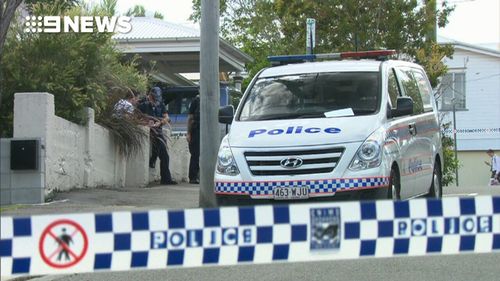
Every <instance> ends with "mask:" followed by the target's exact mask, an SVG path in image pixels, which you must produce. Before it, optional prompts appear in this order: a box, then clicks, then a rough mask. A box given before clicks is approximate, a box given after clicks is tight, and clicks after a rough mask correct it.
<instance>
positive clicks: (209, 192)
mask: <svg viewBox="0 0 500 281" xmlns="http://www.w3.org/2000/svg"><path fill="white" fill-rule="evenodd" d="M200 26H201V28H200V29H201V30H200V34H201V35H200V146H201V147H200V196H199V204H200V207H212V206H215V205H216V204H215V194H214V171H215V164H216V161H217V152H218V150H219V141H220V137H219V134H220V130H219V119H218V113H219V96H220V89H219V1H213V0H202V1H201V24H200Z"/></svg>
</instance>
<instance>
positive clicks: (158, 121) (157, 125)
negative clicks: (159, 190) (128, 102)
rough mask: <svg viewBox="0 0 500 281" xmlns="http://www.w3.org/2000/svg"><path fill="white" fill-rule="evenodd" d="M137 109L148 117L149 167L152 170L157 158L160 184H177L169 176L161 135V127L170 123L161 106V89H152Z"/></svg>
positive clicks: (164, 143) (167, 158) (166, 156)
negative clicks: (150, 152) (150, 147)
mask: <svg viewBox="0 0 500 281" xmlns="http://www.w3.org/2000/svg"><path fill="white" fill-rule="evenodd" d="M138 108H139V110H141V111H142V113H144V114H146V115H147V116H148V117H149V127H150V131H149V132H150V140H151V146H152V148H153V149H152V150H153V151H152V155H151V158H150V160H149V165H150V167H153V168H154V163H155V162H156V157H159V158H160V176H161V184H177V182H175V181H174V180H172V175H171V174H170V169H169V163H170V158H169V156H168V151H167V140H166V138H165V136H164V135H163V129H162V127H163V125H165V124H167V123H169V122H170V118H169V117H168V113H167V110H166V108H165V105H164V104H163V99H162V96H161V89H160V88H159V87H154V88H152V89H151V90H150V91H149V93H148V97H147V100H146V101H144V102H142V103H141V104H139V106H138Z"/></svg>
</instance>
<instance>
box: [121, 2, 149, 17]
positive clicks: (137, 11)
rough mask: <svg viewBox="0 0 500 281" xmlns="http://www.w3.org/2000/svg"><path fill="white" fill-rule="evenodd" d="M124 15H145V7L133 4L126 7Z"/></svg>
mask: <svg viewBox="0 0 500 281" xmlns="http://www.w3.org/2000/svg"><path fill="white" fill-rule="evenodd" d="M125 15H127V16H129V17H132V16H133V17H145V16H146V9H145V8H144V6H142V5H135V6H134V7H133V8H130V9H128V11H127V12H126V13H125Z"/></svg>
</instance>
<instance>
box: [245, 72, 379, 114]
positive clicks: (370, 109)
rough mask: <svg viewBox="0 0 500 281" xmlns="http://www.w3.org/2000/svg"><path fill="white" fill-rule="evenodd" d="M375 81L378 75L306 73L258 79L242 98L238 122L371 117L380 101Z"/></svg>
mask: <svg viewBox="0 0 500 281" xmlns="http://www.w3.org/2000/svg"><path fill="white" fill-rule="evenodd" d="M379 80H380V79H379V73H378V72H329V73H307V74H298V75H288V76H279V77H270V78H269V77H266V78H261V79H258V80H257V81H256V82H255V83H254V85H253V87H252V89H251V91H250V93H249V94H248V96H247V97H246V99H245V101H244V104H243V108H242V110H241V113H240V117H239V120H240V121H256V120H277V119H298V118H322V117H324V118H326V117H340V116H353V115H367V114H373V113H375V112H376V111H377V109H378V104H379V99H380V90H379ZM335 112H340V113H341V114H335ZM332 113H333V114H332Z"/></svg>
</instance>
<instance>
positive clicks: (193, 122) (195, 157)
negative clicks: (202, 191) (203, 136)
mask: <svg viewBox="0 0 500 281" xmlns="http://www.w3.org/2000/svg"><path fill="white" fill-rule="evenodd" d="M186 137H187V141H188V143H189V153H191V159H190V160H189V183H192V184H199V183H200V181H199V179H198V174H199V171H200V95H197V96H196V97H195V98H194V99H193V101H192V102H191V105H190V106H189V115H188V131H187V136H186Z"/></svg>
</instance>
